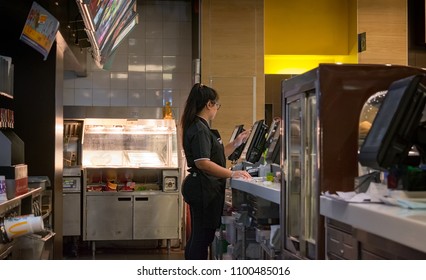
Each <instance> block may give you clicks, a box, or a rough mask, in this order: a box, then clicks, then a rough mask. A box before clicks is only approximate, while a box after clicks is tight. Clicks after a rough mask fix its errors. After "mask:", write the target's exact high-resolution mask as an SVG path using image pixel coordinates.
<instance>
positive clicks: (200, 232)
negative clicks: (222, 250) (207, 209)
mask: <svg viewBox="0 0 426 280" xmlns="http://www.w3.org/2000/svg"><path fill="white" fill-rule="evenodd" d="M190 213H191V235H190V237H189V239H188V241H187V243H186V247H185V259H187V260H207V259H208V248H209V245H210V244H211V243H212V242H213V239H214V234H215V231H216V229H214V228H206V227H204V226H203V211H202V209H197V207H196V206H190Z"/></svg>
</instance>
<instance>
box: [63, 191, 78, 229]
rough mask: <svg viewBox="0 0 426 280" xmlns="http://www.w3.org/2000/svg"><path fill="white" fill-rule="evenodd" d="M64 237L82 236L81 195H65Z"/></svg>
mask: <svg viewBox="0 0 426 280" xmlns="http://www.w3.org/2000/svg"><path fill="white" fill-rule="evenodd" d="M63 198H64V199H63V206H64V211H63V213H64V215H63V219H64V220H63V235H64V236H80V235H81V193H64V194H63Z"/></svg>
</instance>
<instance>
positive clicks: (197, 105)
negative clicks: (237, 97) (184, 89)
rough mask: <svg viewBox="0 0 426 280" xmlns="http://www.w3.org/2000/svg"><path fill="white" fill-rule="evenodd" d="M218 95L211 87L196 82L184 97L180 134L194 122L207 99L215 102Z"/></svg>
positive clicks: (183, 133)
mask: <svg viewBox="0 0 426 280" xmlns="http://www.w3.org/2000/svg"><path fill="white" fill-rule="evenodd" d="M218 99H219V95H218V94H217V92H216V90H214V89H212V88H211V87H208V86H205V85H203V84H200V83H196V84H195V85H194V86H193V87H192V89H191V92H190V93H189V96H188V99H186V104H185V109H184V110H183V114H182V118H181V126H182V135H185V132H186V129H187V128H188V127H189V126H190V125H191V124H192V123H193V122H194V120H195V118H196V117H197V114H198V113H200V112H201V110H203V108H204V106H206V104H207V103H208V102H209V101H213V102H216V101H217V100H218Z"/></svg>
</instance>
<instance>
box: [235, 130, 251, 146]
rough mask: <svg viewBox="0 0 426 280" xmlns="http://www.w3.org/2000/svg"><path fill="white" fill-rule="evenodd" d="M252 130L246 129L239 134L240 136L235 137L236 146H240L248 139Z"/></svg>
mask: <svg viewBox="0 0 426 280" xmlns="http://www.w3.org/2000/svg"><path fill="white" fill-rule="evenodd" d="M250 133H251V130H245V131H243V132H241V133H240V134H238V136H237V137H236V138H235V140H234V142H233V143H232V144H233V146H234V148H238V147H239V146H241V144H243V143H244V142H246V141H247V138H248V137H249V136H250Z"/></svg>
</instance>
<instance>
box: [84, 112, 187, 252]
mask: <svg viewBox="0 0 426 280" xmlns="http://www.w3.org/2000/svg"><path fill="white" fill-rule="evenodd" d="M82 165H83V181H84V182H83V184H84V187H83V189H84V191H83V200H84V202H83V213H84V214H83V240H88V241H93V243H92V246H93V248H95V247H94V241H97V240H134V239H167V241H168V243H170V240H171V239H179V238H180V231H179V228H180V223H181V222H180V221H181V218H180V216H181V215H182V213H181V207H180V205H181V203H182V202H181V198H180V196H179V186H180V182H179V178H180V176H179V172H180V171H179V167H178V154H177V129H176V123H175V121H174V120H173V119H167V120H166V119H137V120H133V119H132V120H128V119H85V120H84V129H83V140H82ZM105 213H108V214H107V215H105ZM147 220H149V221H150V223H147V222H146V221H147ZM141 228H143V230H141ZM93 250H94V249H93ZM93 252H94V251H93Z"/></svg>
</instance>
